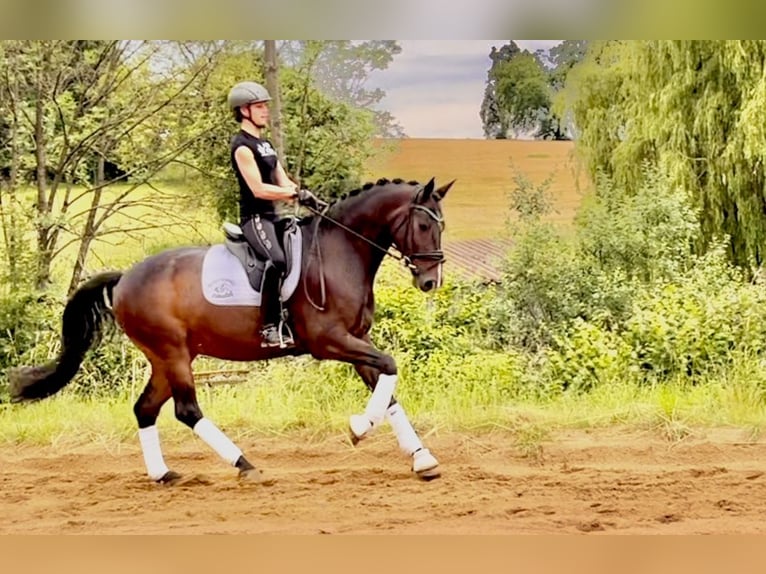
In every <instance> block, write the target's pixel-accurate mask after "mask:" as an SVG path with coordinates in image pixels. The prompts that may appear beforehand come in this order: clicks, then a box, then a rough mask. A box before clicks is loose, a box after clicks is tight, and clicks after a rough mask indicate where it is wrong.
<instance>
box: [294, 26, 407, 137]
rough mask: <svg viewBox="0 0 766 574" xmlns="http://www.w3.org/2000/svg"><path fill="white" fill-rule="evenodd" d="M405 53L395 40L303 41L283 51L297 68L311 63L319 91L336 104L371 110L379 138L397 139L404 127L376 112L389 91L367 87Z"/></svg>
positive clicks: (383, 111) (387, 114)
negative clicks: (396, 58) (371, 78)
mask: <svg viewBox="0 0 766 574" xmlns="http://www.w3.org/2000/svg"><path fill="white" fill-rule="evenodd" d="M401 51H402V49H401V47H400V46H399V44H398V43H397V42H396V41H394V40H368V41H364V42H360V41H352V40H321V41H319V40H301V41H291V42H284V43H283V47H282V50H281V52H282V53H283V55H284V58H285V61H286V62H287V63H288V65H290V66H291V67H293V68H299V67H301V66H303V65H305V63H306V61H307V59H311V60H312V64H311V70H312V78H311V79H312V83H313V85H314V86H315V87H316V88H318V89H319V90H320V91H321V92H323V93H324V94H325V95H326V96H327V97H329V98H330V99H332V100H335V101H338V102H342V103H345V104H348V105H350V106H352V107H354V108H360V109H366V110H370V111H371V112H372V114H373V118H374V122H375V125H376V126H377V131H378V135H381V136H383V137H394V138H398V137H402V136H403V135H404V132H403V130H402V127H401V126H400V125H399V124H398V123H396V121H395V120H394V118H393V116H392V115H391V114H390V113H389V112H387V111H385V110H378V109H375V106H377V105H378V104H379V103H380V101H381V100H382V99H383V97H384V96H385V95H386V93H385V91H383V90H382V89H380V88H374V89H368V88H367V87H366V86H367V81H368V80H369V77H370V74H371V73H372V72H375V71H381V70H385V69H386V68H387V67H388V65H389V64H390V63H391V62H392V61H393V58H394V56H396V55H397V54H399V53H401Z"/></svg>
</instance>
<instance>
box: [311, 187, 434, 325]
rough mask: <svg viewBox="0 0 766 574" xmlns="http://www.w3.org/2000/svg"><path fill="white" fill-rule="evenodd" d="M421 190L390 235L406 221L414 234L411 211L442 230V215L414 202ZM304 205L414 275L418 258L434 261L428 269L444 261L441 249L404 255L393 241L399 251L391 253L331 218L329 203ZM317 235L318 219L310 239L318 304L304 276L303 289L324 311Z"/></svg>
mask: <svg viewBox="0 0 766 574" xmlns="http://www.w3.org/2000/svg"><path fill="white" fill-rule="evenodd" d="M421 191H422V187H420V188H419V189H418V191H417V192H416V193H415V195H414V196H413V201H412V203H411V204H410V209H409V212H410V213H409V214H408V216H407V217H406V218H403V220H402V222H401V223H399V225H398V226H397V227H396V229H395V230H394V231H393V233H392V235H396V234H397V232H398V231H399V230H400V229H401V228H402V226H403V225H405V224H407V223H409V224H410V236H411V235H412V234H414V229H413V223H412V213H411V212H412V211H422V212H424V213H425V214H426V215H428V216H429V217H430V218H431V219H433V220H434V221H436V223H437V224H438V225H439V229H440V230H444V217H443V216H441V215H439V214H438V213H436V212H435V211H434V210H432V209H429V208H428V207H426V206H425V205H421V204H418V203H414V202H415V200H416V199H417V197H418V195H420V192H421ZM304 207H306V209H308V210H309V211H310V212H311V213H313V214H314V215H317V216H319V217H320V218H322V219H324V220H326V221H329V222H330V223H332V224H333V225H335V226H337V227H340V228H341V229H343V230H344V231H346V232H347V233H350V234H351V235H353V236H354V237H357V238H359V239H361V240H362V241H364V242H366V243H368V244H369V245H371V246H372V247H374V248H375V249H377V250H378V251H381V252H382V253H383V255H387V256H388V257H391V258H392V259H395V260H397V261H401V262H402V263H404V266H405V267H407V268H408V269H409V270H410V272H411V273H412V275H413V276H414V277H417V276H418V275H420V273H421V269H420V268H419V267H418V266H417V265H416V264H415V261H417V260H419V259H420V260H425V261H433V262H434V263H433V264H432V265H430V266H429V267H428V269H430V268H431V267H433V266H434V265H440V264H442V263H444V261H445V257H444V251H442V250H441V249H437V250H434V251H419V252H415V253H410V254H409V255H406V254H404V253H403V251H402V249H401V248H400V247H399V246H398V245H396V243H393V246H394V247H395V248H396V249H397V251H399V253H391V251H389V248H387V247H383V246H382V245H379V244H378V243H375V242H374V241H372V240H371V239H369V238H367V237H365V236H364V235H362V234H361V233H359V232H357V231H354V230H353V229H351V228H350V227H348V226H346V225H344V224H342V223H341V222H340V221H337V220H336V219H333V218H332V217H330V216H329V215H327V210H328V209H329V207H330V206H329V205H326V206H325V207H324V209H322V210H321V211H320V210H318V209H315V208H314V207H312V206H310V205H306V206H304ZM318 235H319V225H318V221H317V225H315V226H314V234H313V236H312V239H311V250H314V249H316V253H317V258H318V260H319V282H320V291H321V294H322V303H321V304H320V305H317V304H316V303H314V301H313V300H312V299H311V296H310V295H309V294H308V291H307V288H306V279H305V277H304V280H303V290H304V294H305V295H306V298H307V299H308V301H309V303H311V305H312V306H313V307H314V308H315V309H317V310H319V311H324V310H325V308H324V304H325V302H326V292H325V281H324V266H323V264H322V253H321V251H320V249H319V243H318Z"/></svg>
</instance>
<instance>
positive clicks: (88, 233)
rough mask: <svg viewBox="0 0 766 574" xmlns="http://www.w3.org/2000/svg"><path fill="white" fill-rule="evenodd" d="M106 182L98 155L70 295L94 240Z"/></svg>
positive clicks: (101, 159)
mask: <svg viewBox="0 0 766 574" xmlns="http://www.w3.org/2000/svg"><path fill="white" fill-rule="evenodd" d="M105 180H106V177H105V176H104V156H103V155H99V157H98V164H97V168H96V182H95V188H96V189H94V190H93V197H92V198H91V202H90V210H89V211H88V218H87V220H86V221H85V228H84V229H83V232H82V239H81V240H80V249H79V250H78V251H77V259H76V260H75V262H74V268H73V269H72V277H71V279H70V280H69V288H68V289H67V293H69V294H71V293H72V292H74V290H75V289H77V286H78V285H79V284H80V280H81V279H82V272H83V270H84V269H85V260H86V259H87V257H88V250H89V249H90V244H91V242H92V241H93V240H94V239H95V238H96V225H95V222H96V212H97V211H98V206H99V205H100V204H101V193H102V191H103V189H104V188H103V187H101V186H102V184H103V183H104V181H105Z"/></svg>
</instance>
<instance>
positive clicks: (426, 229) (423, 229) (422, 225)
mask: <svg viewBox="0 0 766 574" xmlns="http://www.w3.org/2000/svg"><path fill="white" fill-rule="evenodd" d="M419 227H420V231H428V225H427V224H425V223H421V224H420V225H419Z"/></svg>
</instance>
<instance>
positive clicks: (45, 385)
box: [8, 271, 122, 402]
mask: <svg viewBox="0 0 766 574" xmlns="http://www.w3.org/2000/svg"><path fill="white" fill-rule="evenodd" d="M121 277H122V272H120V271H110V272H106V273H101V274H99V275H96V276H94V277H92V278H90V279H89V280H88V281H86V282H85V283H83V284H82V285H81V286H80V287H79V288H78V289H77V290H76V291H75V292H74V293H73V294H72V296H71V297H70V298H69V301H67V304H66V307H64V315H63V317H62V320H61V322H62V328H61V351H60V353H59V356H58V358H57V359H56V360H55V361H52V362H50V363H48V364H46V365H41V366H34V367H18V368H16V369H13V370H12V371H11V372H10V373H9V374H8V378H9V381H10V387H9V390H10V394H11V401H12V402H21V401H29V400H34V399H43V398H45V397H49V396H50V395H52V394H54V393H57V392H58V391H60V390H61V389H63V388H64V387H65V386H66V384H67V383H69V381H71V380H72V379H73V378H74V376H75V374H76V373H77V371H78V370H79V368H80V364H81V363H82V360H83V358H84V357H85V353H86V352H87V351H88V350H89V349H91V348H92V347H95V346H96V345H98V343H99V342H100V340H101V336H102V334H103V330H104V327H105V326H107V325H108V324H110V323H112V321H113V320H114V315H113V314H112V309H111V307H112V290H113V289H114V286H115V285H117V282H118V281H119V280H120V278H121Z"/></svg>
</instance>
